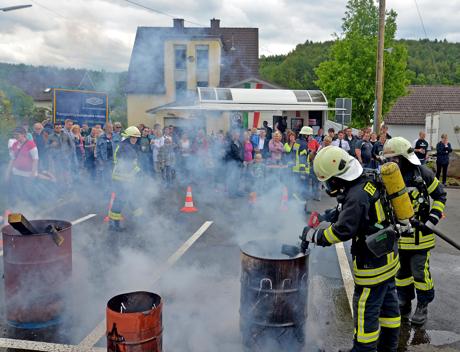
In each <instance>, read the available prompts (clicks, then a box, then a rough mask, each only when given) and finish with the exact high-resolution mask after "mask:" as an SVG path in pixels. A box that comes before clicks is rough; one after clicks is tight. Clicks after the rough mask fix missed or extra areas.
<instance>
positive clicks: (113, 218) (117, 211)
mask: <svg viewBox="0 0 460 352" xmlns="http://www.w3.org/2000/svg"><path fill="white" fill-rule="evenodd" d="M140 136H141V133H140V131H139V129H138V128H137V127H135V126H130V127H128V128H127V129H126V130H125V132H124V133H123V137H124V138H125V139H124V140H123V141H122V142H121V143H120V144H119V145H118V146H117V148H116V150H115V153H114V157H113V159H114V168H113V172H112V180H113V186H114V189H115V200H114V202H113V205H112V209H111V210H110V211H109V219H110V223H109V226H110V230H113V231H121V230H122V228H121V226H120V221H121V220H122V218H123V216H122V213H121V211H122V209H123V208H124V206H125V205H128V206H129V208H130V209H131V211H132V215H133V216H140V215H142V209H141V208H137V207H136V199H135V198H134V197H133V196H132V195H133V194H134V193H135V192H134V189H133V187H134V185H133V183H134V181H135V179H136V175H137V174H138V172H139V171H140V168H139V165H138V149H139V148H138V144H137V140H138V138H140Z"/></svg>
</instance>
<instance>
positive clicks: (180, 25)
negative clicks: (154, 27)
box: [173, 18, 184, 29]
mask: <svg viewBox="0 0 460 352" xmlns="http://www.w3.org/2000/svg"><path fill="white" fill-rule="evenodd" d="M173 25H174V28H175V29H184V19H183V18H174V19H173Z"/></svg>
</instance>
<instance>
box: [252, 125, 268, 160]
mask: <svg viewBox="0 0 460 352" xmlns="http://www.w3.org/2000/svg"><path fill="white" fill-rule="evenodd" d="M266 136H267V132H266V131H265V130H260V131H259V144H258V146H257V148H256V150H255V152H256V153H257V152H260V153H261V154H262V159H266V158H267V157H268V155H269V149H268V143H270V140H269V139H268V138H267V137H266Z"/></svg>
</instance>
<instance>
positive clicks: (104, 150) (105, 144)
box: [96, 122, 116, 191]
mask: <svg viewBox="0 0 460 352" xmlns="http://www.w3.org/2000/svg"><path fill="white" fill-rule="evenodd" d="M112 133H113V128H112V124H111V123H109V122H108V123H106V124H105V126H104V131H103V132H102V133H101V134H100V135H99V138H98V139H97V141H96V171H97V174H98V178H99V181H100V182H101V185H102V186H103V187H104V188H105V190H106V191H108V190H109V189H110V187H111V184H112V169H113V155H114V153H115V151H116V149H115V145H114V143H113V135H112Z"/></svg>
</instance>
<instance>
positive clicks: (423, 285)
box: [414, 252, 434, 291]
mask: <svg viewBox="0 0 460 352" xmlns="http://www.w3.org/2000/svg"><path fill="white" fill-rule="evenodd" d="M430 256H431V253H430V252H428V253H427V254H426V261H425V269H424V270H423V279H424V281H425V282H417V281H414V286H415V288H416V289H417V290H422V291H428V290H431V289H432V288H433V287H434V284H433V279H432V278H431V277H430V276H431V275H430Z"/></svg>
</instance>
